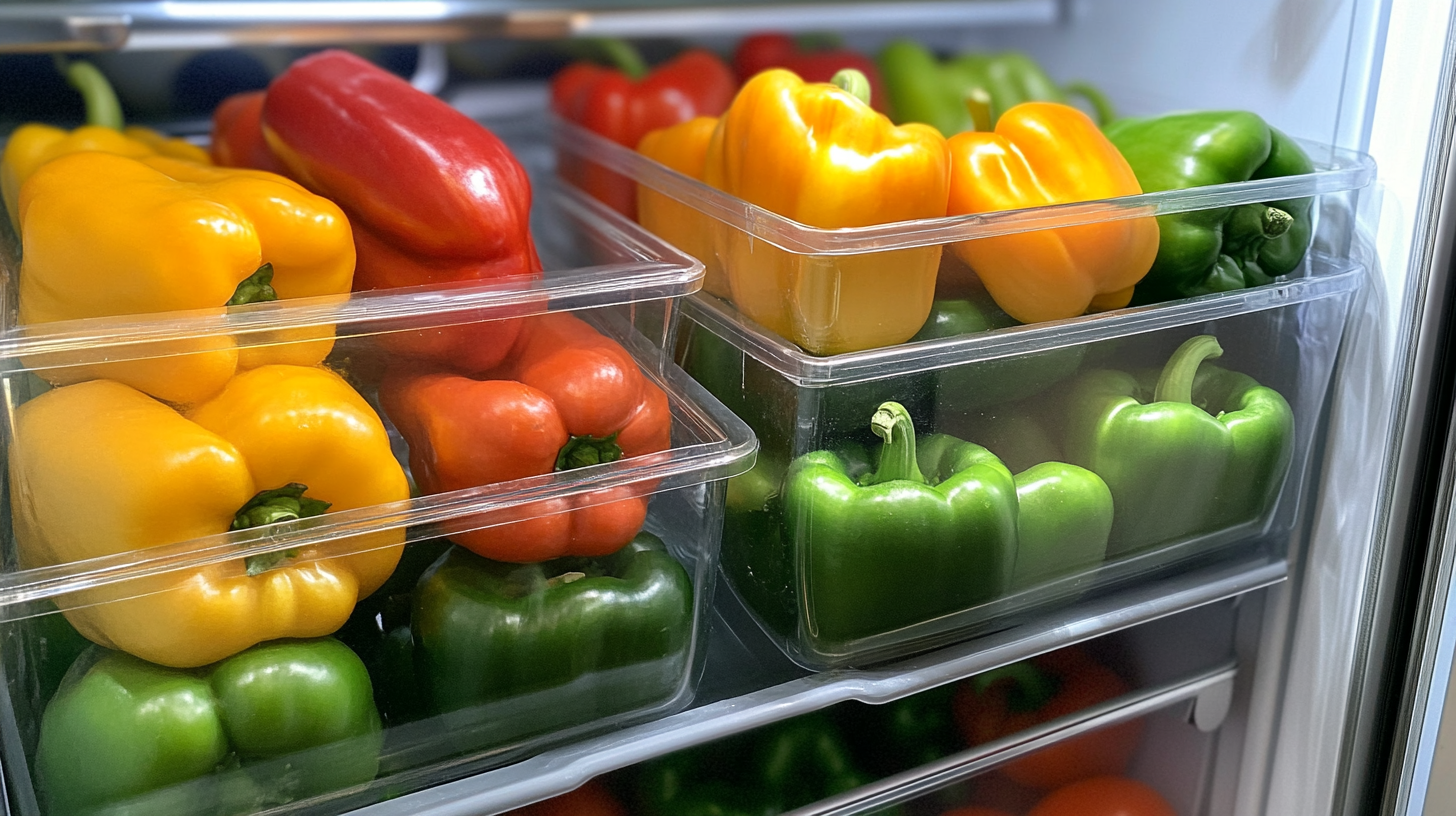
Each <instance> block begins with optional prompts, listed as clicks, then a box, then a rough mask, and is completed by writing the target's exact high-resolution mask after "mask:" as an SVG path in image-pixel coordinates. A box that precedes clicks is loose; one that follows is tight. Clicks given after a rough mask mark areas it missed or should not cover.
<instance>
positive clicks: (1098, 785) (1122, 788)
mask: <svg viewBox="0 0 1456 816" xmlns="http://www.w3.org/2000/svg"><path fill="white" fill-rule="evenodd" d="M1027 816H1178V813H1177V812H1176V811H1174V810H1173V806H1172V805H1170V804H1168V800H1166V799H1164V798H1163V797H1162V796H1161V795H1159V794H1158V792H1157V791H1155V790H1153V789H1152V788H1150V787H1148V786H1147V785H1144V784H1143V783H1141V782H1138V781H1137V780H1134V779H1127V778H1125V777H1121V776H1098V777H1093V778H1092V779H1083V780H1082V781H1081V782H1073V783H1072V784H1070V785H1067V786H1066V787H1064V788H1058V789H1057V790H1055V791H1053V792H1052V793H1051V794H1049V795H1048V796H1047V797H1046V798H1045V799H1043V800H1041V801H1040V802H1038V803H1037V804H1036V807H1034V808H1032V809H1031V813H1028V814H1027Z"/></svg>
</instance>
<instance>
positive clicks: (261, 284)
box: [223, 263, 278, 306]
mask: <svg viewBox="0 0 1456 816" xmlns="http://www.w3.org/2000/svg"><path fill="white" fill-rule="evenodd" d="M277 299H278V292H277V291H275V290H274V289H273V264H270V263H265V264H263V265H262V266H260V267H258V269H257V271H255V272H254V273H253V274H251V275H249V276H247V277H246V278H243V280H242V282H241V283H239V284H238V288H236V289H234V290H233V296H232V297H230V298H228V302H227V303H224V304H223V305H224V306H242V305H243V304H246V303H264V302H266V301H269V300H277Z"/></svg>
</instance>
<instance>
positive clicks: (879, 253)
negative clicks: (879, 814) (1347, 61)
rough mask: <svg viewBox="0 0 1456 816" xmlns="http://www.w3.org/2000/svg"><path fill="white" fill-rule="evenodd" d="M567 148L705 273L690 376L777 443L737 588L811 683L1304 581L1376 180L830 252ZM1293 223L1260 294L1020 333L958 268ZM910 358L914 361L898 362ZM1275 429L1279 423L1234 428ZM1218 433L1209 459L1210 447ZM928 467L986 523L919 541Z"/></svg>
mask: <svg viewBox="0 0 1456 816" xmlns="http://www.w3.org/2000/svg"><path fill="white" fill-rule="evenodd" d="M554 127H555V143H556V147H557V150H558V151H560V152H561V153H562V154H563V155H566V156H571V157H573V158H574V159H575V160H577V161H587V160H589V161H591V162H595V163H596V164H598V165H599V166H600V167H601V168H602V169H604V170H605V171H608V172H612V173H617V174H620V175H621V176H624V177H626V178H629V179H632V180H634V181H635V182H636V183H637V184H638V185H639V188H638V189H639V201H640V202H641V203H640V205H639V219H640V220H641V221H642V223H643V224H644V225H647V226H649V227H650V228H654V229H656V230H657V231H658V233H659V234H660V235H663V236H665V237H668V239H669V240H675V241H676V242H678V243H679V245H680V246H682V247H684V248H685V249H687V250H689V251H691V252H693V253H695V254H696V255H697V257H699V258H700V259H702V260H703V261H704V263H705V264H706V265H707V267H708V278H707V282H706V283H705V287H704V289H705V291H704V292H703V293H700V294H698V295H695V296H694V297H692V298H690V299H689V300H688V303H687V308H686V309H685V317H686V319H685V320H684V321H683V322H682V325H681V330H680V332H679V335H678V340H677V355H678V359H679V360H680V361H681V364H682V365H683V367H684V368H685V369H686V370H687V371H688V373H689V374H690V375H691V376H693V377H694V378H695V379H697V380H698V381H699V382H701V383H703V385H704V386H706V387H707V389H708V390H709V391H710V392H712V393H713V394H714V395H716V396H717V397H719V398H720V399H721V400H723V402H724V403H725V404H726V405H727V406H728V407H729V408H730V409H731V410H733V411H734V412H735V413H737V414H738V415H739V416H741V417H743V419H744V420H745V421H746V422H747V423H748V424H749V426H750V427H752V428H753V429H754V432H755V433H756V434H757V435H758V437H759V439H760V442H761V450H760V454H759V459H758V463H757V465H756V466H755V467H754V469H753V470H752V471H751V472H749V473H747V474H745V475H743V476H740V477H737V478H735V479H734V480H732V481H731V482H730V487H729V498H728V509H727V516H726V520H725V525H724V541H723V573H724V575H725V577H726V579H727V584H728V586H730V587H731V588H732V590H733V591H734V592H735V593H737V594H738V596H739V597H740V598H741V599H742V600H743V601H744V603H745V605H746V606H747V607H748V608H749V609H750V610H751V611H752V613H753V615H754V617H755V618H756V619H757V621H758V623H759V624H760V625H761V626H762V628H763V629H764V630H765V631H766V632H768V633H769V634H770V636H772V637H773V638H774V639H775V640H776V641H777V642H778V643H779V644H780V646H781V647H782V648H783V650H784V651H785V652H786V653H787V654H788V655H789V657H791V658H792V659H793V660H794V661H796V662H798V663H799V664H801V665H803V666H805V667H807V668H810V669H816V670H818V669H826V668H831V667H835V666H844V665H866V664H871V663H875V662H878V661H883V660H887V659H891V658H894V657H897V656H903V655H907V654H912V653H914V652H917V651H922V650H925V649H928V648H932V647H935V646H937V645H943V644H946V643H949V642H953V641H956V640H962V639H965V638H968V637H972V636H974V635H975V634H976V633H978V632H986V631H991V630H994V629H999V628H1004V627H1006V626H1009V625H1011V624H1013V623H1014V622H1015V621H1016V620H1018V619H1021V618H1024V617H1026V616H1028V615H1033V614H1044V613H1047V612H1048V611H1050V610H1053V609H1054V608H1055V607H1057V606H1058V605H1064V604H1067V603H1069V602H1072V601H1074V600H1076V599H1078V598H1082V597H1086V596H1088V595H1089V594H1091V593H1108V592H1114V591H1116V590H1117V589H1118V588H1121V587H1127V586H1129V585H1130V584H1131V583H1135V582H1143V583H1146V582H1151V581H1155V580H1156V579H1157V577H1158V576H1160V575H1168V574H1170V573H1171V572H1172V571H1176V570H1180V569H1185V568H1187V567H1189V566H1192V565H1194V564H1204V563H1220V562H1232V561H1235V560H1248V559H1255V560H1263V561H1267V562H1273V561H1279V560H1281V559H1284V558H1285V557H1286V554H1287V546H1288V537H1289V533H1290V531H1291V529H1292V528H1293V526H1294V524H1295V522H1296V518H1297V516H1298V514H1299V505H1300V500H1301V496H1302V495H1303V489H1302V488H1303V484H1304V480H1305V476H1306V473H1307V471H1308V469H1309V467H1310V462H1311V450H1312V447H1313V446H1314V444H1315V442H1316V440H1317V439H1318V434H1317V429H1318V426H1319V424H1320V416H1321V410H1322V406H1323V405H1324V402H1325V397H1326V391H1327V387H1328V384H1329V380H1330V375H1331V372H1332V369H1333V366H1334V364H1335V360H1336V355H1337V351H1338V349H1339V346H1340V337H1341V334H1342V331H1343V329H1344V325H1345V319H1346V314H1347V312H1348V309H1349V307H1350V304H1351V302H1352V297H1353V295H1354V293H1355V292H1356V291H1357V290H1358V289H1359V287H1360V286H1361V283H1362V279H1363V276H1364V270H1363V269H1362V268H1361V267H1360V265H1359V264H1358V263H1356V262H1354V261H1352V260H1351V258H1352V251H1351V245H1352V242H1353V241H1354V235H1353V230H1352V227H1351V226H1350V225H1351V224H1352V223H1353V218H1352V216H1351V214H1352V213H1353V212H1354V211H1355V207H1356V205H1357V203H1358V200H1357V193H1356V192H1355V191H1358V190H1359V189H1360V188H1362V187H1364V186H1365V185H1366V184H1368V183H1369V182H1370V180H1371V179H1372V178H1373V175H1374V167H1373V164H1372V163H1371V162H1370V160H1369V159H1368V157H1365V156H1362V155H1360V154H1357V153H1353V152H1349V151H1344V150H1340V149H1336V148H1332V147H1329V146H1326V145H1319V144H1312V143H1301V146H1302V147H1303V149H1304V151H1305V152H1306V153H1307V154H1308V155H1309V156H1310V157H1311V159H1312V161H1313V165H1314V169H1313V170H1312V171H1311V172H1308V173H1303V174H1298V175H1292V176H1285V177H1279V178H1266V179H1256V180H1251V181H1245V182H1238V183H1228V184H1220V185H1215V186H1206V187H1196V188H1192V189H1186V190H1171V191H1166V192H1155V193H1144V194H1141V195H1133V196H1126V197H1122V198H1116V199H1108V200H1102V201H1089V202H1084V203H1073V204H1063V205H1055V206H1046V207H1038V208H1031V209H1021V210H1009V211H1002V212H992V213H981V214H974V215H963V216H955V217H947V218H937V219H927V220H920V221H911V222H899V223H889V224H882V225H877V226H870V227H861V228H844V229H816V228H812V227H808V226H805V225H803V224H800V223H797V222H794V221H792V220H789V219H787V218H784V217H782V216H780V215H777V214H775V213H773V212H770V211H768V210H765V209H763V208H761V207H758V206H755V205H754V204H751V203H749V202H747V201H744V200H742V199H739V198H736V197H734V196H732V195H729V194H727V193H725V192H724V191H722V190H719V189H715V188H713V187H709V186H708V185H706V184H703V183H701V182H699V181H696V180H694V179H692V178H689V177H687V176H684V175H682V174H679V173H677V172H674V171H673V170H671V169H669V168H667V167H665V166H663V165H660V164H658V163H656V162H653V161H651V160H649V159H647V158H645V157H644V156H642V155H640V154H637V153H635V152H633V151H631V150H628V149H625V148H623V147H620V146H618V145H615V144H612V143H610V142H608V141H607V140H605V139H602V138H600V137H598V136H596V135H595V134H593V133H590V132H588V131H586V130H583V129H581V128H579V127H577V126H575V125H573V124H570V123H566V122H560V121H558V122H556V123H555V124H554ZM1289 200H1302V201H1306V202H1308V203H1309V204H1310V205H1311V212H1312V213H1313V218H1314V222H1313V223H1314V226H1313V240H1312V246H1311V248H1310V251H1309V252H1308V253H1307V254H1306V255H1305V257H1304V259H1303V261H1302V262H1301V263H1300V265H1299V267H1298V268H1297V269H1295V270H1294V271H1293V272H1292V273H1291V274H1289V275H1287V276H1283V277H1281V278H1279V279H1277V280H1276V281H1274V282H1273V283H1269V284H1267V285H1262V286H1254V287H1252V288H1247V289H1239V290H1237V291H1227V292H1219V293H1215V294H1207V295H1202V296H1197V297H1189V298H1185V299H1182V300H1171V301H1167V302H1161V303H1156V304H1153V305H1144V306H1135V307H1127V308H1121V309H1116V310H1113V311H1108V312H1104V313H1101V314H1094V315H1087V316H1082V317H1075V318H1070V319H1063V320H1055V321H1049V322H1041V323H1033V324H1028V325H1021V324H1019V323H1017V321H1015V320H1013V319H1010V318H1009V317H1008V316H1007V315H1006V314H1005V313H1003V312H1001V311H1000V309H999V308H997V306H996V304H994V303H992V302H991V301H990V298H989V297H988V295H987V293H986V292H985V291H984V290H982V289H979V286H978V284H976V283H975V282H974V281H975V275H974V274H973V273H971V272H970V269H969V268H968V267H967V266H966V265H965V264H964V263H963V262H962V261H961V260H960V259H961V258H967V257H971V258H974V257H976V253H977V251H978V250H977V249H976V247H978V246H981V245H982V244H983V243H984V245H985V246H986V247H987V248H989V247H991V246H992V244H991V243H990V242H992V241H1003V242H1004V241H1005V239H1007V238H1017V237H1019V236H1021V237H1024V236H1027V235H1034V234H1035V232H1036V231H1041V230H1058V231H1061V232H1063V234H1068V235H1070V234H1071V233H1073V232H1075V231H1076V230H1077V229H1078V228H1079V227H1083V226H1084V225H1089V226H1098V225H1105V224H1110V223H1115V222H1122V221H1125V220H1127V219H1151V218H1154V217H1158V216H1164V217H1167V216H1174V215H1175V214H1180V213H1181V214H1188V215H1190V216H1195V217H1197V216H1205V215H1206V216H1207V218H1206V220H1207V222H1209V223H1218V222H1220V220H1221V218H1222V217H1224V214H1227V213H1229V212H1231V211H1233V210H1234V208H1239V207H1242V206H1243V205H1249V204H1257V203H1259V202H1281V201H1289ZM1011 245H1014V242H1013V244H1011ZM997 246H1001V247H1002V249H1001V250H998V251H1005V247H1006V246H1010V245H1007V244H1004V243H1003V244H998V245H997ZM988 251H989V250H988ZM937 258H938V269H937V268H936V266H935V265H936V263H937V260H936V259H937ZM927 259H928V260H927ZM927 264H929V265H930V267H931V269H932V270H933V271H934V273H935V274H933V275H931V276H930V285H931V286H932V287H933V288H934V290H935V291H934V293H933V296H934V297H935V298H937V300H936V301H935V303H934V304H933V307H932V309H931V314H930V317H929V319H927V320H925V321H924V326H923V327H918V326H916V325H908V324H907V325H906V326H893V327H892V326H888V325H887V323H886V321H888V320H890V319H891V318H892V317H893V316H894V315H895V314H898V313H900V312H905V311H906V309H900V308H881V307H882V306H884V305H885V304H890V303H891V302H893V304H902V302H903V301H905V299H906V298H910V299H918V300H924V301H929V300H930V298H931V297H932V293H931V292H929V291H928V290H927V291H921V290H922V289H926V287H925V286H924V285H923V283H924V279H925V276H924V275H922V274H920V271H919V270H921V268H922V267H925V266H926V265H927ZM755 272H762V273H763V275H762V277H764V278H765V279H767V280H771V281H772V280H776V281H778V282H779V284H780V286H779V289H778V290H776V291H777V296H776V298H767V297H760V295H761V294H762V293H761V292H759V291H757V288H756V286H755V284H753V283H752V282H751V281H749V282H747V283H745V282H744V280H745V279H748V278H752V276H753V274H754V273H755ZM876 275H878V278H876V277H875V276H876ZM765 285H767V284H765ZM865 292H870V293H876V292H878V293H880V294H881V295H882V297H879V298H877V297H866V296H865ZM740 295H741V296H740ZM745 298H746V300H745ZM917 314H920V315H923V314H924V311H923V310H922V311H921V312H918V313H917ZM914 319H915V320H920V319H922V318H919V317H916V318H914ZM902 322H903V321H902ZM917 327H918V328H919V331H918V333H917V331H916V329H917ZM889 334H894V335H897V336H900V337H909V338H910V339H909V340H908V341H906V342H902V343H898V344H894V345H887V344H885V342H884V340H883V339H882V337H881V335H886V336H888V335H889ZM911 335H913V336H911ZM889 402H894V403H898V404H899V405H900V406H901V407H902V408H903V411H901V410H900V409H884V408H883V406H885V404H886V403H889ZM1175 403H1182V406H1181V407H1179V406H1177V405H1175ZM1280 403H1282V405H1281V404H1280ZM1139 405H1142V406H1143V407H1142V408H1138V406H1139ZM1256 406H1257V410H1256V411H1255V413H1256V414H1259V415H1260V417H1259V419H1258V420H1257V421H1253V422H1250V421H1249V420H1247V419H1245V418H1243V417H1249V416H1251V415H1250V414H1247V413H1243V414H1240V415H1239V417H1240V418H1234V419H1230V420H1223V419H1222V418H1223V416H1224V415H1225V414H1232V413H1234V412H1236V411H1241V410H1243V409H1246V408H1251V407H1256ZM886 410H889V411H890V412H891V413H886V412H885V411H886ZM1114 415H1119V416H1118V417H1115V416H1114ZM1210 423H1212V425H1210ZM1220 424H1222V425H1223V427H1222V428H1219V427H1217V426H1218V425H1220ZM891 425H893V426H894V427H895V430H893V431H887V427H889V426H891ZM1240 425H1242V426H1243V427H1242V428H1240V427H1239V426H1240ZM1194 426H1202V427H1208V428H1210V429H1211V436H1210V437H1204V439H1205V441H1204V442H1197V441H1194V440H1195V438H1196V437H1197V436H1198V433H1200V432H1198V431H1194V430H1192V429H1193V427H1194ZM912 428H913V430H911V429H912ZM1256 429H1257V430H1256ZM907 431H908V433H907ZM887 433H888V434H889V435H888V436H887ZM910 434H914V435H918V440H917V442H916V444H915V445H907V444H905V442H904V440H905V438H906V437H907V436H909V435H910ZM895 435H899V436H900V439H901V441H900V442H899V443H898V444H897V445H896V446H894V447H893V453H888V451H890V450H892V448H891V446H890V445H889V444H888V443H883V444H884V450H885V451H887V453H881V454H880V455H879V459H878V461H877V460H876V458H875V454H874V453H873V451H874V450H876V449H880V448H881V446H882V440H886V439H889V438H891V437H892V436H895ZM877 437H878V438H877ZM1220 437H1221V438H1220ZM1210 440H1211V441H1210ZM960 442H970V443H974V445H973V446H972V447H970V448H965V447H957V445H959V443H960ZM975 446H982V447H984V449H987V450H989V452H990V453H991V454H994V457H995V458H997V459H999V460H1000V461H1001V462H1002V463H1004V465H1005V470H1006V471H1007V472H1003V473H1001V474H1000V475H996V476H992V475H990V474H989V473H988V472H982V473H981V475H978V476H971V475H969V474H971V473H972V471H973V470H974V465H975V464H976V463H977V462H980V463H984V462H986V461H987V460H985V459H984V458H982V459H977V457H978V456H982V454H984V451H981V452H980V453H977V452H976V451H979V450H980V449H979V448H976V447H975ZM907 451H908V452H907ZM889 457H895V458H896V459H897V461H899V462H900V464H891V465H890V466H889V467H888V468H887V466H886V464H885V462H886V459H887V458H889ZM907 457H908V458H907ZM906 462H911V463H915V464H918V475H919V476H920V479H919V481H920V482H921V483H924V484H928V485H930V486H932V489H937V490H940V491H941V492H942V493H943V494H945V495H947V496H949V495H952V494H956V493H957V492H959V493H961V494H962V495H964V494H966V493H968V492H970V493H977V494H978V497H977V498H976V499H975V500H973V502H972V503H974V501H979V502H981V507H980V508H979V509H976V508H971V507H965V508H963V509H962V510H953V511H951V512H952V513H953V514H956V513H959V514H960V515H958V517H957V518H955V519H952V520H950V521H946V520H944V519H930V518H928V517H923V516H916V517H915V518H914V519H911V520H907V518H909V516H911V515H913V514H916V513H919V512H920V510H919V509H918V508H914V507H912V504H913V502H914V501H916V499H914V498H913V497H912V498H908V499H906V498H900V499H897V498H896V497H895V496H892V495H891V493H893V489H892V488H891V485H893V484H897V483H898V482H896V479H897V478H898V477H899V475H902V472H904V473H908V472H909V471H910V468H908V467H907V466H906ZM1074 466H1075V467H1074ZM834 471H838V473H834ZM1089 471H1090V472H1091V474H1095V476H1093V478H1090V479H1089V478H1087V477H1088V472H1089ZM1008 476H1010V477H1012V478H1010V479H1008V478H1007V477H1008ZM911 481H915V479H914V477H913V476H912V477H911ZM1013 484H1014V486H1012V485H1013ZM874 485H877V487H875V488H874V489H873V490H871V489H867V488H869V487H870V486H874ZM937 485H939V487H937ZM1103 486H1105V487H1103ZM856 493H858V494H859V495H858V496H857V495H855V494H856ZM872 493H873V494H874V495H873V496H871V494H872ZM1109 494H1110V499H1109ZM927 501H928V500H927ZM947 501H948V502H949V503H951V504H954V503H955V502H956V501H957V499H955V498H949V499H947ZM998 513H999V516H998ZM897 514H900V515H899V517H898V518H897V517H896V516H897ZM887 531H895V532H889V533H887ZM887 536H888V537H887Z"/></svg>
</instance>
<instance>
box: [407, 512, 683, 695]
mask: <svg viewBox="0 0 1456 816" xmlns="http://www.w3.org/2000/svg"><path fill="white" fill-rule="evenodd" d="M412 625H413V627H414V640H415V647H416V660H417V666H418V670H419V672H420V679H421V681H422V683H423V685H424V686H425V687H426V689H427V690H428V694H429V699H430V700H431V703H432V705H433V708H434V710H436V711H438V712H449V711H455V710H458V709H463V708H467V707H472V706H479V705H483V704H486V703H490V702H494V701H498V700H504V699H507V698H511V697H516V696H519V695H523V694H527V693H530V692H535V691H541V690H545V689H551V688H556V687H560V686H564V685H566V684H567V683H571V682H572V681H575V680H578V679H580V678H583V677H585V676H588V675H593V674H597V673H599V672H604V671H606V670H610V669H616V668H620V667H626V666H632V665H638V664H651V665H653V666H656V665H658V664H663V663H664V662H665V665H664V666H663V667H662V670H661V671H660V672H654V673H652V676H653V678H655V679H657V680H658V682H655V683H653V682H641V681H640V679H639V682H635V683H631V684H617V685H614V686H613V688H612V689H610V690H604V689H597V690H595V691H591V692H590V693H588V692H589V690H586V689H582V690H581V691H580V693H579V694H577V695H575V696H576V697H577V698H578V702H580V703H581V705H583V706H586V707H587V708H590V709H593V711H587V712H585V713H582V712H575V713H569V712H563V711H562V710H561V707H559V706H558V707H556V710H555V711H552V712H549V715H550V716H553V717H554V716H556V715H557V714H560V715H561V717H560V719H562V720H563V722H569V721H572V720H578V721H579V720H580V719H581V717H585V718H586V720H590V719H595V718H596V717H595V716H593V713H594V712H597V713H599V714H600V715H601V716H605V715H606V714H607V713H616V712H618V711H623V710H627V709H630V708H632V707H635V706H638V705H643V704H645V703H647V702H652V701H655V700H657V699H660V698H662V697H664V696H668V695H670V694H671V693H672V691H673V690H674V689H675V688H676V687H677V686H678V685H679V684H680V682H681V678H682V674H683V672H684V671H686V664H685V661H686V657H687V646H688V643H689V642H690V641H691V639H692V631H693V586H692V580H691V579H690V578H689V577H688V574H687V571H686V570H684V569H683V567H682V565H681V564H679V563H678V562H677V560H676V559H674V558H673V557H672V555H670V554H669V553H668V551H667V548H666V546H665V545H664V544H663V543H662V541H661V539H659V538H657V537H656V536H654V535H651V534H650V533H639V534H638V536H637V537H636V538H635V539H633V540H632V541H631V542H630V543H629V544H627V546H625V547H623V548H622V549H620V550H618V551H617V552H615V553H613V554H612V555H608V556H604V557H601V558H577V557H569V558H560V559H556V560H554V561H547V562H543V563H540V564H503V563H497V562H494V561H488V560H486V559H484V558H481V557H480V556H477V555H475V554H473V553H471V552H470V551H468V550H465V549H463V548H461V547H452V548H451V549H450V550H449V551H448V552H446V553H445V555H443V556H441V558H440V560H439V561H437V562H435V564H434V565H433V566H432V567H430V569H429V570H428V571H427V572H426V573H425V574H424V575H423V576H422V577H421V578H420V583H419V586H418V588H417V589H416V592H415V606H414V610H413V616H412ZM624 685H625V687H624ZM541 716H542V717H544V716H547V713H542V714H541ZM538 719H540V717H538ZM542 722H544V720H542Z"/></svg>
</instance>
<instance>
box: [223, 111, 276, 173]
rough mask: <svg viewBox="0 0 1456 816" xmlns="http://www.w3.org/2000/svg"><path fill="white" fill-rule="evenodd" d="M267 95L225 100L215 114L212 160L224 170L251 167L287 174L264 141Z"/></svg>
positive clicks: (266, 141) (265, 140)
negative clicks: (264, 106)
mask: <svg viewBox="0 0 1456 816" xmlns="http://www.w3.org/2000/svg"><path fill="white" fill-rule="evenodd" d="M265 98H266V96H265V94H264V92H263V91H248V92H247V93H240V94H234V95H232V96H230V97H228V98H227V99H224V100H223V101H222V102H221V103H220V104H219V105H218V106H217V110H215V111H213V113H212V154H211V155H212V160H213V161H214V162H216V163H217V164H220V165H222V166H224V167H251V168H253V169H255V170H267V171H268V172H270V173H280V174H286V173H287V172H288V168H286V167H284V166H283V164H282V163H281V162H279V161H278V159H277V158H275V157H274V156H273V151H272V150H271V149H270V148H269V147H268V140H267V139H265V138H263V100H264V99H265Z"/></svg>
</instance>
